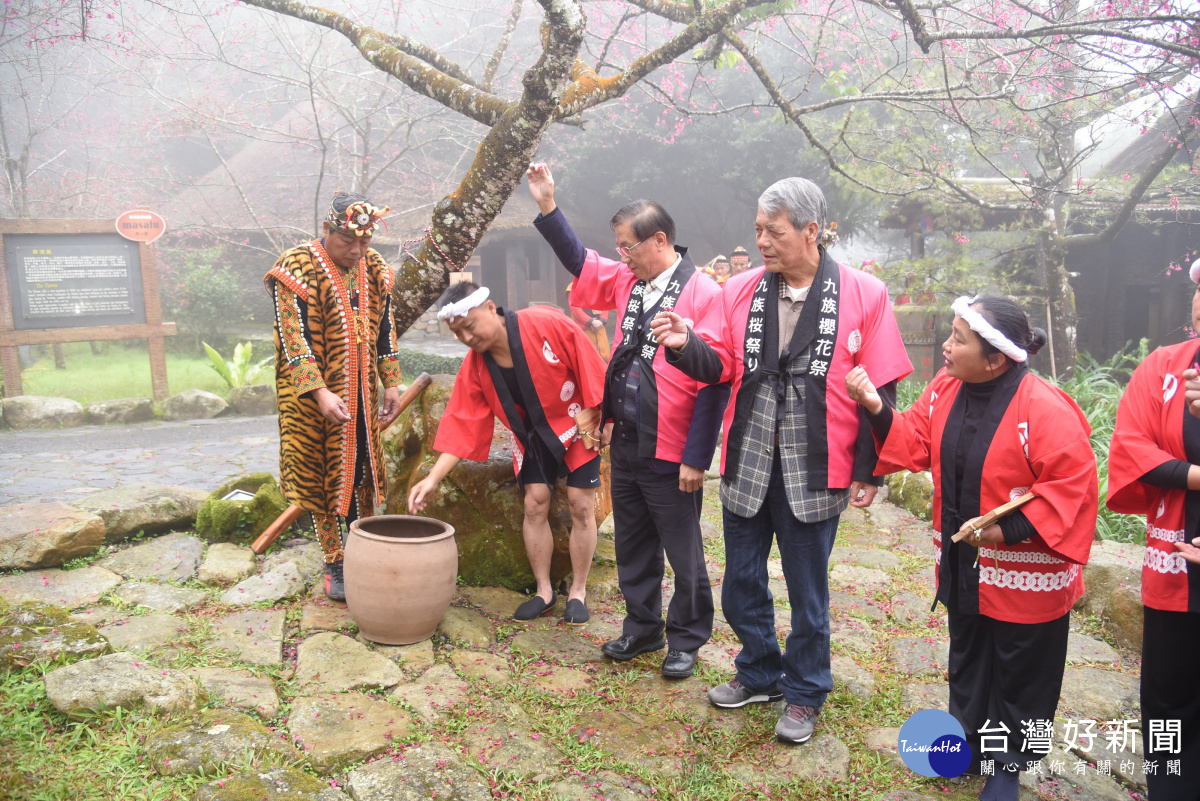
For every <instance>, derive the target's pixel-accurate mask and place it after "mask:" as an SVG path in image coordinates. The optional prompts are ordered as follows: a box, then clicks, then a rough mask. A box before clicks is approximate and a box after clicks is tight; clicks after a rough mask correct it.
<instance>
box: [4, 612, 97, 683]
mask: <svg viewBox="0 0 1200 801" xmlns="http://www.w3.org/2000/svg"><path fill="white" fill-rule="evenodd" d="M108 651H109V645H108V641H107V640H106V639H105V638H104V636H103V635H102V634H100V632H99V631H97V630H96V627H95V626H92V625H90V624H88V623H84V622H80V621H77V620H72V619H71V617H70V616H69V615H68V614H67V613H66V611H65V610H63V609H60V608H58V607H57V606H48V605H45V604H33V603H26V604H19V605H17V606H4V607H3V608H0V673H3V672H7V671H9V670H16V669H20V668H24V667H27V666H29V665H31V664H33V663H35V662H50V661H52V660H54V659H58V658H59V657H63V656H67V657H89V656H99V655H100V654H105V653H108Z"/></svg>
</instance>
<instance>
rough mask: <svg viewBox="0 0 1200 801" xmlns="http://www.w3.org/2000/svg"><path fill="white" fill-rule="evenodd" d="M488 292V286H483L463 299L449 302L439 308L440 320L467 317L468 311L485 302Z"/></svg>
mask: <svg viewBox="0 0 1200 801" xmlns="http://www.w3.org/2000/svg"><path fill="white" fill-rule="evenodd" d="M488 294H489V293H488V288H487V287H486V286H481V287H479V289H476V290H475V291H474V292H472V293H471V294H470V295H467V296H466V297H465V298H463V299H462V300H456V301H455V302H454V303H447V304H446V305H445V306H443V307H442V308H441V309H439V310H438V315H437V317H438V319H439V320H453V319H454V318H455V317H466V316H467V312H469V311H470V310H471V309H473V308H475V307H476V306H482V305H483V302H484V301H485V300H487V299H488Z"/></svg>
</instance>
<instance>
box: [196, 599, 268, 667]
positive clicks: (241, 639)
mask: <svg viewBox="0 0 1200 801" xmlns="http://www.w3.org/2000/svg"><path fill="white" fill-rule="evenodd" d="M284 617H285V613H284V612H283V611H282V610H260V609H247V610H245V611H242V612H233V613H231V614H228V615H223V616H222V617H219V618H216V619H214V620H213V622H212V639H211V640H210V641H209V643H208V647H209V648H219V649H224V650H226V651H229V652H230V653H232V654H233V655H234V656H236V657H238V658H239V659H241V660H243V661H245V662H251V663H253V664H256V665H280V664H283V622H284Z"/></svg>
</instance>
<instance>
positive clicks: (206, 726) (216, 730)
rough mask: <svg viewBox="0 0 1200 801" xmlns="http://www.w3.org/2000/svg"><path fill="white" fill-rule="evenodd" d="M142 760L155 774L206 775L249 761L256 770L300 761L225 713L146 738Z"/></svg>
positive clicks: (259, 728) (277, 741) (249, 723)
mask: <svg viewBox="0 0 1200 801" xmlns="http://www.w3.org/2000/svg"><path fill="white" fill-rule="evenodd" d="M144 748H145V750H146V759H147V761H148V762H149V763H150V767H152V768H154V770H155V771H156V772H158V774H159V775H161V776H188V775H191V774H196V773H207V774H209V775H211V774H213V773H217V772H219V771H220V770H221V769H222V768H224V767H225V766H227V765H230V764H235V765H240V764H243V762H244V761H245V760H252V761H253V764H255V765H258V766H260V767H262V766H264V765H267V764H271V763H274V764H276V765H279V764H281V763H295V762H298V761H300V760H301V759H303V757H302V756H301V755H300V753H299V752H298V751H296V749H294V748H292V747H291V746H290V745H288V744H287V742H286V741H284V740H283V739H281V738H280V737H278V736H276V735H274V734H272V733H271V732H269V731H267V728H266V727H265V726H263V724H261V723H259V722H258V721H257V720H255V719H254V718H251V717H248V716H246V715H244V714H242V713H241V712H235V711H233V710H230V709H208V710H205V711H203V712H201V713H200V714H199V715H198V716H197V717H195V718H193V719H191V720H186V721H183V722H181V723H176V724H175V725H173V726H167V727H165V728H162V729H157V730H154V731H152V732H150V734H148V735H147V736H146V741H145V743H144Z"/></svg>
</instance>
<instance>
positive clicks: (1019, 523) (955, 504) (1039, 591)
mask: <svg viewBox="0 0 1200 801" xmlns="http://www.w3.org/2000/svg"><path fill="white" fill-rule="evenodd" d="M954 313H955V317H954V323H953V328H952V331H951V334H950V337H949V338H948V339H947V340H946V342H945V343H944V344H943V345H942V352H943V355H944V357H945V369H943V370H941V371H940V372H938V374H937V375H936V376H935V377H934V379H933V381H932V382H930V384H929V386H928V387H926V388H925V392H924V393H922V395H921V397H920V399H919V400H918V401H917V402H916V403H915V404H913V407H912V408H911V409H909V410H908V411H906V412H897V411H895V410H893V409H892V408H891V407H890V406H888V405H887V404H886V403H884V402H883V399H882V398H881V397H880V395H879V393H878V392H877V391H876V390H875V387H874V386H873V385H872V383H871V380H870V378H869V377H868V376H867V374H866V372H865V371H864V370H863V369H862V368H861V367H860V368H855V369H854V370H852V371H851V372H850V374H849V375H848V376H847V377H846V389H847V391H848V392H849V394H850V397H851V398H853V399H855V400H857V401H858V402H859V403H860V404H862V405H863V406H864V407H865V408H866V410H867V412H868V414H869V416H870V420H871V425H872V428H873V429H874V431H875V441H876V447H877V449H878V450H879V463H878V466H877V468H876V473H893V472H897V471H899V470H911V471H914V472H915V471H919V470H932V471H933V488H934V495H933V524H934V529H935V534H934V538H933V544H934V547H935V549H936V550H935V552H934V559H935V563H936V565H937V569H936V575H937V597H936V600H935V603H936V602H938V601H940V602H941V603H942V604H943V605H945V607H946V609H947V619H948V623H949V628H950V664H949V673H950V714H952V715H954V716H955V717H956V718H957V719H958V720H959V721H960V722H961V723H962V724H963V728H964V729H965V730H966V734H967V742H969V743H970V744H971V748H972V750H973V752H974V755H975V761H974V762H973V769H971V772H975V773H979V772H984V773H987V772H988V767H989V766H988V763H989V761H990V762H991V768H992V770H991V775H990V776H989V779H988V781H987V784H986V785H985V786H984V789H983V792H982V793H981V794H980V796H979V797H980V798H981V799H984V800H985V801H1009V800H1010V799H1011V801H1015V800H1016V798H1017V795H1018V791H1019V789H1020V788H1019V786H1018V782H1017V776H1018V772H1019V771H1020V770H1021V769H1022V768H1024V767H1026V766H1027V764H1028V763H1029V762H1036V761H1037V760H1038V759H1039V758H1040V756H1041V755H1040V754H1036V753H1031V749H1029V748H1027V747H1026V742H1025V740H1026V738H1025V737H1024V736H1023V732H1024V731H1025V730H1026V729H1027V727H1028V726H1027V724H1026V723H1025V721H1031V722H1035V723H1036V722H1040V721H1048V723H1046V724H1045V725H1047V726H1052V725H1053V720H1054V713H1055V709H1056V708H1057V706H1058V697H1059V693H1060V691H1061V689H1062V677H1063V669H1064V667H1065V666H1066V657H1067V634H1068V626H1069V620H1070V611H1071V607H1072V606H1073V605H1074V603H1075V601H1076V600H1078V598H1079V596H1080V595H1081V594H1082V593H1083V576H1082V569H1081V568H1082V565H1083V564H1084V563H1086V562H1087V559H1088V555H1089V553H1090V551H1091V545H1092V538H1093V536H1094V534H1095V529H1096V509H1097V505H1098V499H1097V481H1096V460H1095V457H1094V456H1093V454H1092V449H1091V446H1090V445H1089V443H1088V436H1089V434H1090V433H1091V428H1090V427H1089V426H1088V423H1087V420H1086V419H1085V418H1084V416H1083V412H1081V411H1080V409H1079V407H1078V406H1077V405H1076V404H1075V402H1074V401H1073V400H1071V398H1070V397H1069V396H1068V395H1067V394H1066V393H1064V392H1063V391H1062V390H1060V389H1058V388H1057V387H1055V386H1053V385H1052V384H1049V383H1047V382H1046V381H1044V380H1042V379H1041V378H1039V377H1037V376H1036V375H1034V374H1033V373H1031V372H1030V371H1029V370H1028V368H1027V367H1026V364H1025V361H1026V359H1027V358H1028V357H1029V355H1031V354H1033V353H1036V352H1037V351H1038V349H1040V348H1041V346H1042V345H1043V344H1045V342H1046V332H1044V331H1042V330H1041V329H1031V328H1030V326H1029V320H1028V318H1027V317H1026V315H1025V312H1024V311H1022V309H1021V307H1020V306H1018V305H1017V304H1016V303H1013V302H1012V301H1011V300H1008V299H1006V298H995V297H987V298H976V299H975V300H970V299H968V298H959V299H958V300H957V301H955V303H954ZM1026 493H1032V494H1033V496H1034V497H1033V499H1032V500H1030V501H1028V502H1027V503H1025V505H1024V506H1022V507H1021V508H1020V509H1019V510H1018V511H1016V512H1014V513H1012V514H1010V515H1009V516H1007V517H1004V518H1002V519H1001V520H1000V521H999V522H998V523H994V524H992V525H989V526H986V527H984V528H978V527H976V523H977V521H978V519H979V517H980V516H982V515H983V514H986V513H987V512H989V511H991V510H992V509H995V508H996V507H998V506H1001V505H1003V504H1005V503H1007V502H1009V501H1010V500H1015V499H1016V498H1019V497H1021V496H1023V495H1025V494H1026ZM960 532H965V533H966V537H965V539H963V540H962V541H960V542H953V541H952V537H953V536H954V535H955V534H958V533H960ZM981 730H984V731H983V732H981ZM981 733H985V734H986V740H985V739H984V737H982V736H981ZM985 744H986V745H987V746H988V748H987V750H986V751H985V750H984V745H985ZM1001 744H1003V746H1004V747H1002V748H998V747H996V746H998V745H1001ZM1018 746H1021V747H1019V748H1018ZM997 763H998V764H997Z"/></svg>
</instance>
